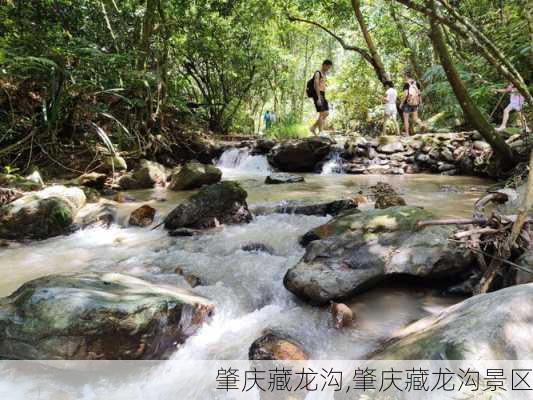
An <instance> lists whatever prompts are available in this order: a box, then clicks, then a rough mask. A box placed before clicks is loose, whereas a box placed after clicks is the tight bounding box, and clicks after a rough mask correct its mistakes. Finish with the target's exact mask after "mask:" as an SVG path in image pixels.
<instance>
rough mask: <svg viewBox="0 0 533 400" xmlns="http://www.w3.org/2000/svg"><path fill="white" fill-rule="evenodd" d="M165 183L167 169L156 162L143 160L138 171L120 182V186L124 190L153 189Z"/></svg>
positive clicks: (122, 178)
mask: <svg viewBox="0 0 533 400" xmlns="http://www.w3.org/2000/svg"><path fill="white" fill-rule="evenodd" d="M165 182H166V172H165V167H163V166H162V165H161V164H159V163H156V162H154V161H148V160H142V161H141V163H140V165H139V167H138V168H137V169H136V170H134V171H132V172H128V173H127V174H126V175H124V176H122V177H121V178H120V179H119V180H118V185H119V187H120V188H121V189H122V190H135V189H151V188H153V187H154V186H155V185H156V184H164V183H165Z"/></svg>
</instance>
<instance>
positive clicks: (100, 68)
mask: <svg viewBox="0 0 533 400" xmlns="http://www.w3.org/2000/svg"><path fill="white" fill-rule="evenodd" d="M528 3H529V6H528ZM531 8H532V7H531V4H530V2H528V0H507V1H494V0H463V1H460V0H413V1H410V0H398V1H392V0H391V1H389V0H368V1H358V0H339V1H331V0H320V1H319V0H316V1H315V0H313V1H311V0H290V1H275V0H261V1H260V0H216V1H215V0H201V1H200V0H192V1H191V0H77V1H70V0H31V1H28V0H19V1H17V0H7V1H6V0H4V1H2V2H0V85H1V90H0V165H2V166H3V167H4V168H18V169H21V170H27V169H29V168H31V166H32V165H33V164H34V163H36V162H37V161H38V160H39V157H42V158H47V159H51V160H54V161H53V163H55V164H57V165H60V166H62V167H66V168H70V169H72V170H76V169H78V168H80V169H83V168H85V167H86V165H85V166H82V165H78V166H77V165H76V161H77V160H79V162H80V163H81V162H82V161H81V160H83V162H84V163H87V160H91V159H96V158H98V157H99V155H101V154H109V153H111V154H118V153H121V154H128V155H129V156H131V157H141V156H145V155H147V154H149V153H153V152H157V151H158V150H160V149H161V148H169V146H172V145H173V144H174V143H176V142H183V143H190V142H191V141H192V142H194V140H195V139H192V135H203V136H205V135H227V134H244V135H250V134H256V133H258V132H259V131H260V130H262V128H263V127H262V123H261V116H262V115H263V113H264V112H265V111H266V110H270V111H275V112H276V114H277V115H278V118H279V123H278V125H277V126H276V127H275V128H274V129H273V130H272V131H271V132H269V133H268V134H269V135H271V136H275V137H279V138H284V137H296V136H303V135H306V134H307V126H308V125H309V123H310V122H311V119H312V118H313V116H314V109H313V108H312V104H311V103H310V102H309V101H308V99H307V98H306V97H305V94H304V92H305V85H306V81H307V80H308V79H309V78H310V76H311V75H312V74H313V72H314V71H315V70H316V69H317V68H319V66H320V63H321V61H322V60H323V59H324V58H330V59H332V60H334V63H335V69H334V73H333V76H332V77H331V79H330V89H331V91H330V92H331V93H330V95H329V97H330V101H331V103H332V104H333V106H334V108H333V113H332V120H331V128H332V129H335V130H341V131H360V132H363V133H371V134H372V133H373V132H375V131H376V132H377V131H378V130H376V129H375V128H376V127H375V126H374V125H375V121H376V118H375V116H376V115H379V110H380V105H381V102H382V92H383V87H382V83H381V81H382V80H384V79H385V77H387V78H390V79H392V80H393V81H394V82H395V83H396V85H397V87H398V86H401V83H402V76H403V72H404V71H405V70H406V69H409V70H411V71H412V72H413V73H414V74H415V76H416V77H417V79H418V80H419V81H420V83H421V85H422V87H423V93H424V98H425V99H426V101H425V104H424V108H423V117H424V118H426V119H427V118H430V117H432V116H435V115H439V119H438V126H437V127H440V128H442V129H471V128H477V126H475V125H476V124H473V123H472V120H471V118H468V115H467V116H466V117H465V110H464V108H463V107H462V106H461V102H459V101H458V100H457V97H456V93H455V92H454V90H452V87H451V86H450V84H449V78H450V77H449V76H448V75H447V73H446V71H445V69H444V68H443V67H442V66H441V62H440V58H441V57H439V54H437V53H436V52H435V50H434V48H435V47H434V44H435V43H434V40H433V39H434V37H433V39H432V32H433V33H434V32H435V31H434V30H433V29H434V28H435V27H438V28H439V29H442V32H443V38H444V40H445V45H446V47H447V48H448V49H449V51H450V54H451V58H452V59H451V62H453V64H454V65H455V67H456V69H457V72H458V74H459V77H460V80H461V81H462V83H463V84H464V86H465V88H466V89H467V92H468V94H469V95H470V97H471V100H472V101H473V103H474V104H475V107H476V108H477V109H478V110H479V111H480V112H481V113H482V115H483V117H484V118H485V119H487V120H488V121H490V122H492V123H495V122H496V120H498V119H499V118H500V117H501V111H502V109H503V107H504V106H505V104H506V102H507V100H506V99H504V98H502V96H501V95H500V94H497V93H495V92H494V90H495V89H497V88H503V87H505V86H507V84H508V82H509V81H510V80H511V79H513V80H514V81H515V82H518V83H520V84H521V87H520V89H521V92H522V93H523V94H524V95H525V97H526V98H527V99H528V100H530V99H531V95H530V92H529V90H530V89H531V78H532V76H531V74H532V71H533V52H532V38H533V15H532V11H531ZM430 20H433V22H434V26H432V24H430ZM530 104H531V103H529V107H528V109H527V111H528V112H527V113H526V115H528V117H529V116H530V115H531V111H530ZM472 125H474V126H472ZM487 134H489V133H487ZM490 134H492V132H491V133H490ZM489 139H490V138H489ZM488 141H489V142H490V140H488ZM193 144H194V143H193ZM491 144H492V143H491ZM503 152H505V149H504V150H503ZM65 155H67V156H68V157H70V160H65ZM68 157H67V158H68ZM67 165H68V166H67Z"/></svg>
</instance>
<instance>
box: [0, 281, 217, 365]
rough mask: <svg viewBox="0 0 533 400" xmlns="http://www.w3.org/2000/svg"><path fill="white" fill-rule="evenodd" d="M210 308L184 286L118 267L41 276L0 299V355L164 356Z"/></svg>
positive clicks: (33, 357) (68, 357)
mask: <svg viewBox="0 0 533 400" xmlns="http://www.w3.org/2000/svg"><path fill="white" fill-rule="evenodd" d="M213 309H214V306H213V305H212V304H211V303H210V302H209V301H208V300H207V299H205V298H203V297H200V296H197V295H195V294H193V293H191V292H188V291H186V290H182V289H177V288H174V287H167V286H162V285H154V284H151V283H149V282H146V281H144V280H141V279H138V278H134V277H131V276H127V275H122V274H117V273H103V274H78V275H52V276H47V277H43V278H39V279H35V280H33V281H30V282H27V283H25V284H24V285H22V286H21V287H20V288H19V289H18V290H17V291H15V292H14V293H13V294H12V295H11V296H9V297H5V298H3V299H0V358H3V359H5V358H7V359H25V360H55V359H65V360H101V359H110V360H115V359H131V360H140V359H162V358H166V357H167V356H168V355H169V353H170V352H172V351H173V350H175V349H176V346H177V345H179V344H182V343H183V342H185V340H186V339H187V338H188V337H189V336H191V335H193V334H194V333H195V332H196V331H197V329H198V328H199V327H200V326H201V325H202V324H203V322H204V321H205V320H206V319H207V318H208V317H209V316H210V315H211V313H212V312H213Z"/></svg>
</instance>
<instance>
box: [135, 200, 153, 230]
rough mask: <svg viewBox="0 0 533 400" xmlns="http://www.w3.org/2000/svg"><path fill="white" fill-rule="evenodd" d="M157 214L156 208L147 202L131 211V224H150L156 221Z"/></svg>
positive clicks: (143, 225) (141, 225)
mask: <svg viewBox="0 0 533 400" xmlns="http://www.w3.org/2000/svg"><path fill="white" fill-rule="evenodd" d="M155 214H156V210H155V208H153V207H151V206H149V205H148V204H145V205H144V206H141V207H139V208H137V209H136V210H135V211H133V212H132V213H131V215H130V219H129V224H130V225H131V226H140V227H146V226H150V225H151V224H152V222H154V218H155Z"/></svg>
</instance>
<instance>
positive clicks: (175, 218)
mask: <svg viewBox="0 0 533 400" xmlns="http://www.w3.org/2000/svg"><path fill="white" fill-rule="evenodd" d="M247 196H248V193H246V191H245V190H244V189H243V188H242V187H241V185H239V183H237V182H233V181H224V182H219V183H216V184H214V185H210V186H205V187H203V188H202V189H200V191H199V192H198V193H196V194H194V195H193V196H191V197H190V198H189V199H187V200H186V201H184V202H183V203H181V204H180V205H178V206H177V207H176V208H175V209H174V210H172V212H171V213H170V214H168V215H167V217H166V218H165V228H166V229H168V230H176V229H179V228H192V229H203V228H212V227H215V226H217V225H218V224H238V223H245V222H250V221H251V220H252V214H251V213H250V211H249V210H248V204H247V203H246V197H247Z"/></svg>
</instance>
